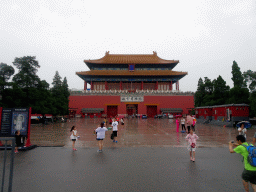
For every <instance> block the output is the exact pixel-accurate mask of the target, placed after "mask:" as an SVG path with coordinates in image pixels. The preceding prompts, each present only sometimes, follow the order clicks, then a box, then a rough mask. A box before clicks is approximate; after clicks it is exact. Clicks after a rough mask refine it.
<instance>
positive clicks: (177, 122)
mask: <svg viewBox="0 0 256 192" xmlns="http://www.w3.org/2000/svg"><path fill="white" fill-rule="evenodd" d="M179 127H180V120H179V118H178V117H177V119H176V132H177V133H178V132H179Z"/></svg>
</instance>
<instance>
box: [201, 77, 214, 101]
mask: <svg viewBox="0 0 256 192" xmlns="http://www.w3.org/2000/svg"><path fill="white" fill-rule="evenodd" d="M204 89H205V95H204V97H203V105H204V106H212V105H213V104H214V101H213V83H212V81H211V80H210V79H209V78H208V77H205V78H204Z"/></svg>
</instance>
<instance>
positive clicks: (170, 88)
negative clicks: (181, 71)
mask: <svg viewBox="0 0 256 192" xmlns="http://www.w3.org/2000/svg"><path fill="white" fill-rule="evenodd" d="M169 90H172V81H171V82H170V84H169Z"/></svg>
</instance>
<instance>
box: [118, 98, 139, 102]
mask: <svg viewBox="0 0 256 192" xmlns="http://www.w3.org/2000/svg"><path fill="white" fill-rule="evenodd" d="M135 101H137V102H144V97H121V102H135Z"/></svg>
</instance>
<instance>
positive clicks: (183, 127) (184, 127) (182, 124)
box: [180, 117, 186, 132]
mask: <svg viewBox="0 0 256 192" xmlns="http://www.w3.org/2000/svg"><path fill="white" fill-rule="evenodd" d="M180 122H181V129H182V132H186V126H185V119H184V117H182V118H181V120H180ZM183 130H184V131H183Z"/></svg>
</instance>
